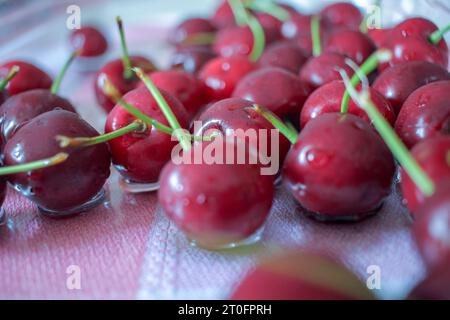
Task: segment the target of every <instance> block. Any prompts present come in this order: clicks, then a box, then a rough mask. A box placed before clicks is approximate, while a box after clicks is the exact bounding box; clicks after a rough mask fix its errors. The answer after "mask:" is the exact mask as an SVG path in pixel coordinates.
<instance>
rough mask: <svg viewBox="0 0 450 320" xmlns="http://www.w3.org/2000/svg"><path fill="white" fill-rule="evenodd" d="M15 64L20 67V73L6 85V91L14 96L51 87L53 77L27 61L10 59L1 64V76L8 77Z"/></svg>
mask: <svg viewBox="0 0 450 320" xmlns="http://www.w3.org/2000/svg"><path fill="white" fill-rule="evenodd" d="M13 66H18V67H19V68H20V71H19V73H17V75H16V76H15V77H14V78H13V79H11V81H10V82H9V83H8V84H7V85H6V91H7V92H8V93H9V95H11V96H13V95H16V94H18V93H21V92H24V91H27V90H31V89H50V87H51V86H52V83H53V80H52V78H51V77H50V76H49V75H48V74H47V73H45V72H44V71H42V70H41V69H39V68H38V67H36V66H34V65H32V64H30V63H28V62H25V61H19V60H14V61H9V62H7V63H4V64H2V65H0V78H4V77H6V75H7V74H8V72H9V70H10V69H11V68H12V67H13Z"/></svg>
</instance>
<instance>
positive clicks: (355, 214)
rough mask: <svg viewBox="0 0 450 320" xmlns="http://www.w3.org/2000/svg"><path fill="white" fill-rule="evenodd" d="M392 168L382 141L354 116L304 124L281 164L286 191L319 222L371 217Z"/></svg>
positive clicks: (326, 117)
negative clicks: (282, 164) (282, 165)
mask: <svg viewBox="0 0 450 320" xmlns="http://www.w3.org/2000/svg"><path fill="white" fill-rule="evenodd" d="M394 172H395V164H394V159H393V157H392V154H391V153H390V151H389V149H388V148H387V147H386V145H385V144H384V142H383V140H382V139H381V138H380V136H379V135H378V134H377V133H376V132H375V131H374V130H373V129H372V128H371V127H370V125H369V124H367V122H366V121H364V120H362V119H361V118H359V117H357V116H354V115H352V114H344V115H343V114H340V113H327V114H324V115H322V116H320V117H317V118H316V119H314V120H312V121H310V122H308V124H307V125H306V126H305V127H304V128H303V130H302V132H301V134H300V136H299V138H298V141H297V143H296V144H295V145H294V146H293V147H292V149H291V151H290V152H289V153H288V155H287V157H286V160H285V162H284V168H283V178H284V182H285V185H286V187H287V188H288V190H289V191H290V192H291V193H292V194H293V196H294V197H295V198H296V199H297V200H298V201H299V203H300V204H301V205H302V206H303V207H304V208H305V209H306V210H308V211H309V213H310V214H312V215H313V217H314V218H316V219H319V220H325V221H328V220H332V221H334V220H357V219H361V218H363V217H366V216H368V215H370V214H373V213H374V212H376V210H378V209H379V208H380V206H381V205H382V203H383V200H384V199H385V197H387V196H388V195H389V193H390V189H391V182H392V177H393V175H394Z"/></svg>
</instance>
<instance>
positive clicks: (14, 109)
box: [0, 89, 76, 145]
mask: <svg viewBox="0 0 450 320" xmlns="http://www.w3.org/2000/svg"><path fill="white" fill-rule="evenodd" d="M56 109H62V110H67V111H70V112H75V113H76V111H75V108H74V107H73V106H72V104H71V103H70V102H69V101H68V100H66V99H64V98H62V97H60V96H58V95H55V94H53V93H51V92H50V91H49V90H47V89H34V90H29V91H25V92H22V93H19V94H17V95H15V96H12V97H10V98H9V99H8V100H6V101H5V103H3V104H2V105H1V106H0V141H2V145H3V144H4V143H5V142H6V141H7V140H8V139H9V138H11V136H12V135H14V133H15V132H16V130H17V129H19V128H20V127H21V126H22V125H23V124H24V123H26V122H27V121H30V120H31V119H33V118H35V117H37V116H38V115H40V114H43V113H45V112H48V111H52V110H56Z"/></svg>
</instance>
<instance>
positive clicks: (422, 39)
mask: <svg viewBox="0 0 450 320" xmlns="http://www.w3.org/2000/svg"><path fill="white" fill-rule="evenodd" d="M436 30H438V27H437V26H436V25H435V24H434V23H433V22H431V21H429V20H427V19H424V18H411V19H407V20H405V21H403V22H402V23H400V24H398V25H397V26H396V27H394V28H393V29H392V30H391V32H390V33H389V36H388V37H387V40H386V41H385V43H384V44H383V47H384V48H386V49H389V50H391V51H392V52H393V53H394V56H393V58H392V60H391V61H390V62H389V64H388V63H386V64H384V65H382V66H381V69H385V68H386V67H387V66H388V65H391V66H392V65H395V64H398V63H401V62H405V61H417V60H419V61H428V62H432V63H436V64H438V65H440V66H442V67H443V68H445V69H447V67H448V47H447V43H446V42H445V40H444V39H442V40H441V41H439V43H438V44H433V43H432V42H431V41H430V36H431V34H432V33H433V32H435V31H436Z"/></svg>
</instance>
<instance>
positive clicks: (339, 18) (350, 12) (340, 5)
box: [320, 2, 363, 31]
mask: <svg viewBox="0 0 450 320" xmlns="http://www.w3.org/2000/svg"><path fill="white" fill-rule="evenodd" d="M320 16H321V18H322V20H323V21H324V23H325V24H326V25H327V26H329V27H330V28H332V29H333V30H334V31H336V30H339V29H343V30H359V27H360V26H361V23H362V21H363V16H362V14H361V11H360V10H359V9H358V8H357V7H355V6H354V5H353V4H351V3H348V2H336V3H333V4H330V5H328V6H326V7H325V8H323V9H322V11H320Z"/></svg>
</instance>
